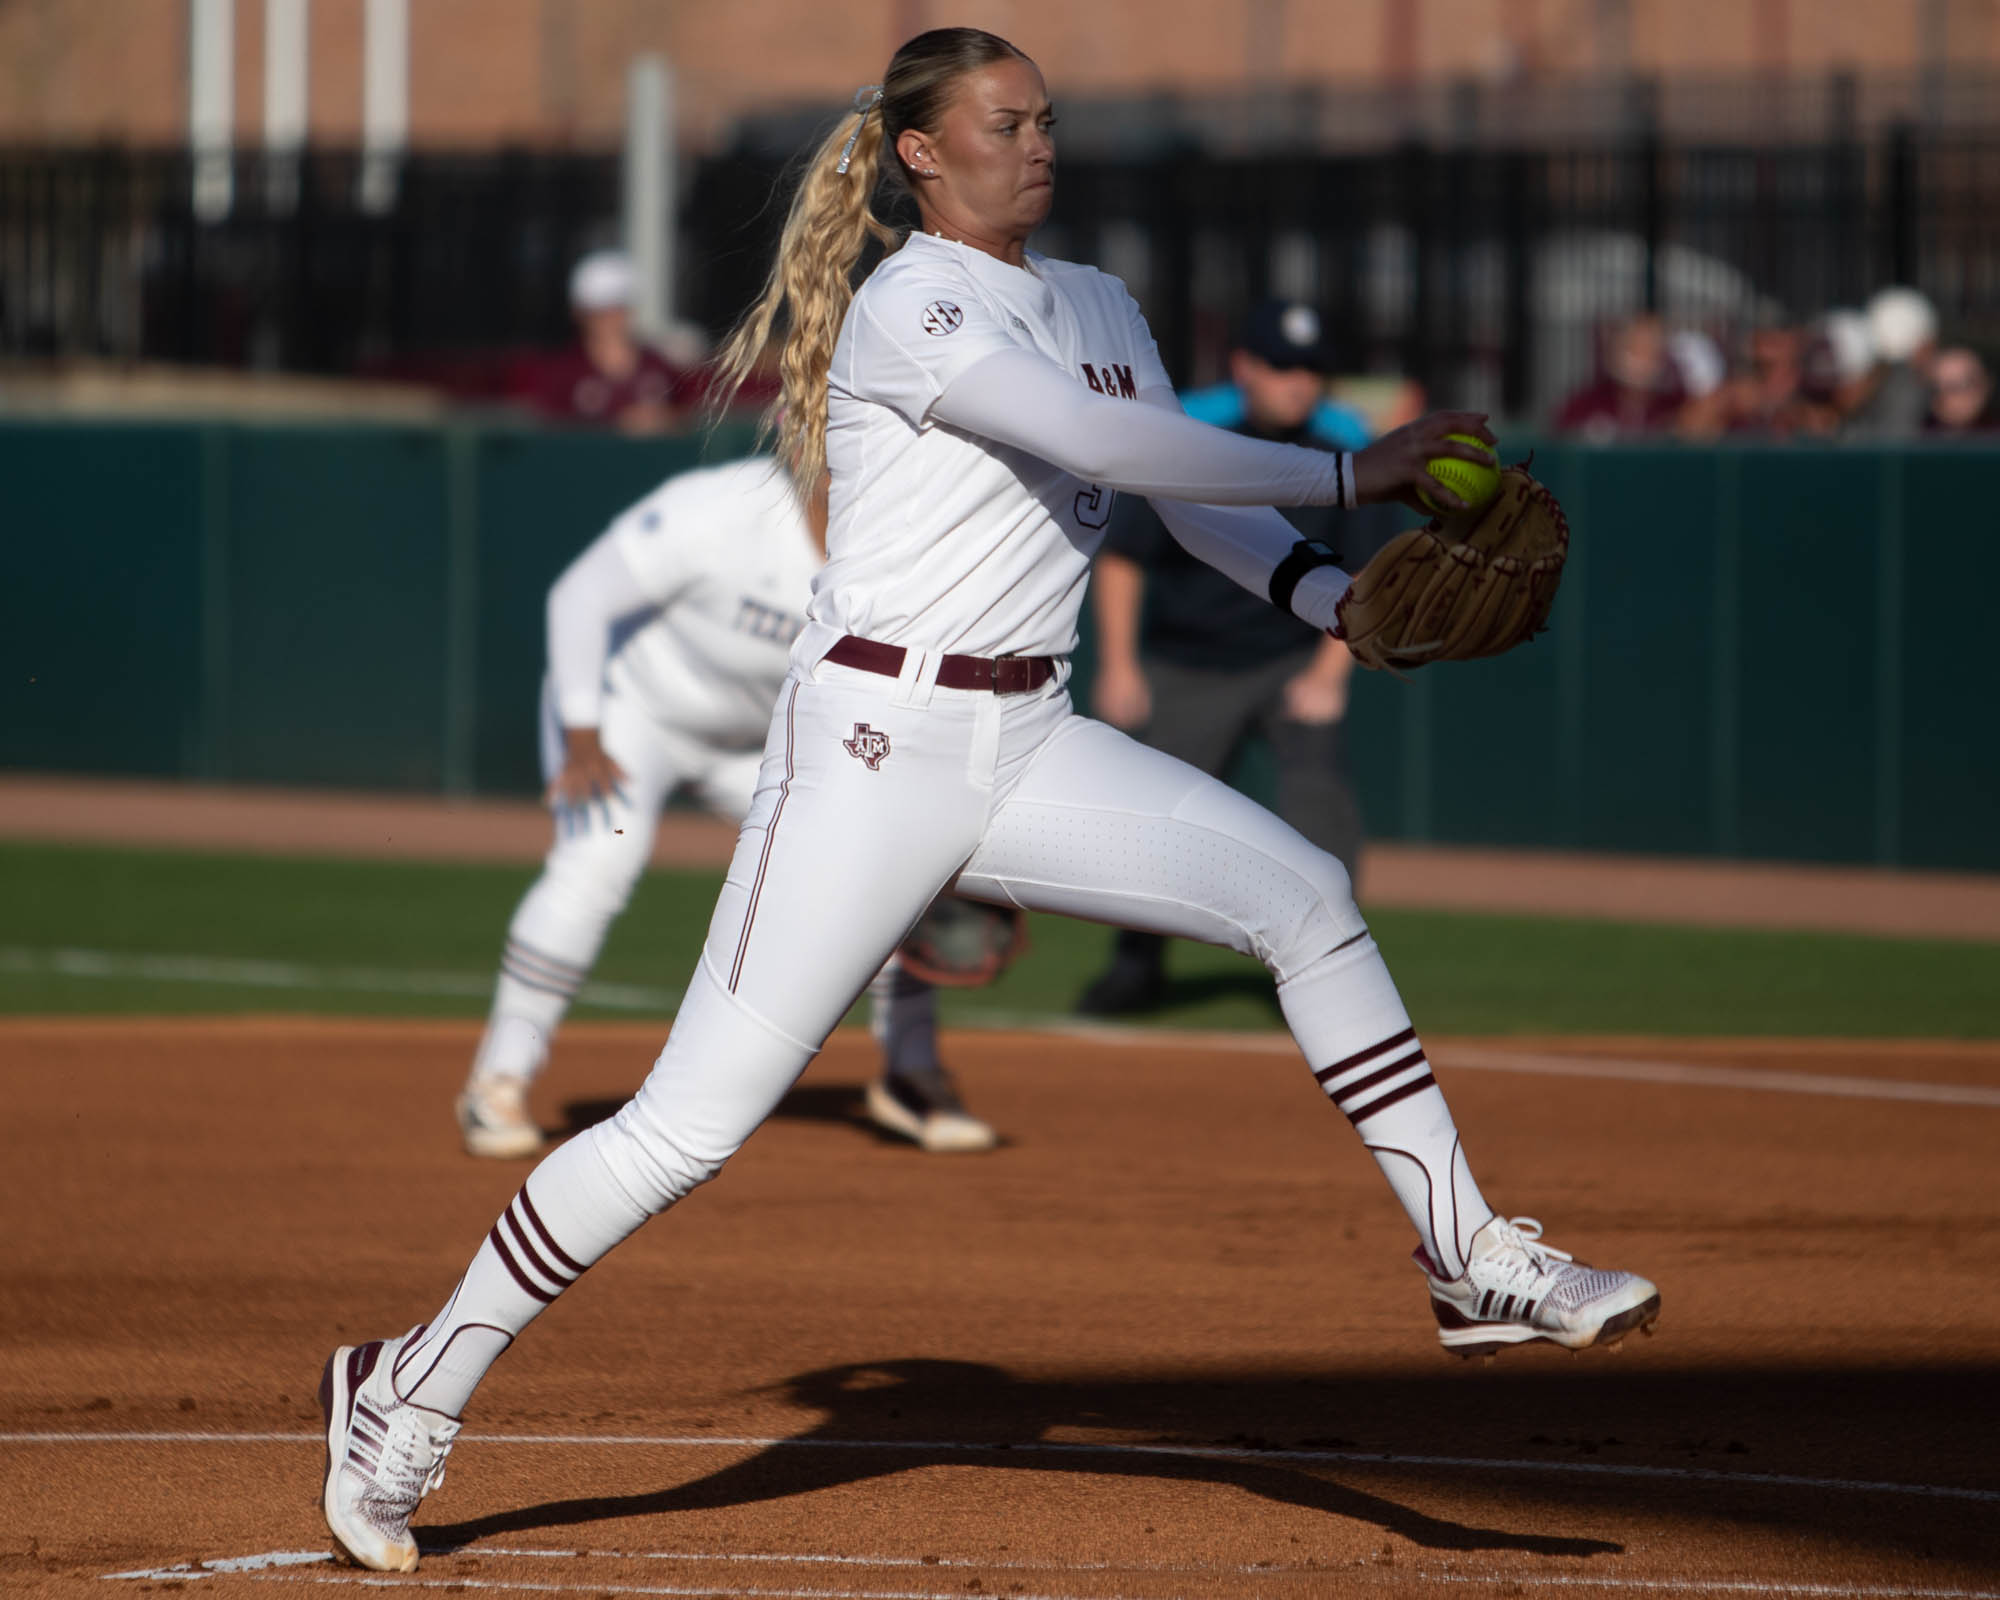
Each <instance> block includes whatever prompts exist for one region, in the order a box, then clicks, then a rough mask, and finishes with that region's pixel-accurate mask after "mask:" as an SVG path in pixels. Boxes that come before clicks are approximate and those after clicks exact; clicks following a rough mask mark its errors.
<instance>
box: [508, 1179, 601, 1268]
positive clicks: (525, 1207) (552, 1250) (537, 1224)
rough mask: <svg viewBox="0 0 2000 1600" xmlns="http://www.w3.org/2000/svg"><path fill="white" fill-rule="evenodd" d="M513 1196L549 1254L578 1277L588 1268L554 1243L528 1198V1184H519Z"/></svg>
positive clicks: (552, 1235)
mask: <svg viewBox="0 0 2000 1600" xmlns="http://www.w3.org/2000/svg"><path fill="white" fill-rule="evenodd" d="M514 1198H515V1199H516V1200H518V1201H519V1202H520V1203H521V1215H522V1216H524V1217H526V1218H527V1219H528V1221H529V1223H530V1224H532V1225H533V1227H534V1230H535V1232H536V1234H537V1235H538V1236H539V1237H540V1239H541V1241H542V1243H543V1244H545V1245H546V1246H548V1251H549V1254H550V1255H552V1256H554V1257H555V1258H556V1260H558V1261H560V1262H561V1263H562V1264H563V1265H564V1266H566V1267H568V1268H569V1270H570V1271H571V1272H572V1273H574V1274H575V1275H576V1276H577V1277H579V1278H580V1277H582V1276H583V1275H584V1273H586V1272H588V1271H589V1270H590V1269H589V1268H588V1267H586V1266H585V1265H584V1264H583V1263H582V1262H581V1261H575V1260H572V1259H571V1258H570V1257H569V1256H568V1255H566V1254H564V1253H563V1247H562V1246H561V1245H559V1244H557V1243H556V1241H555V1235H554V1234H552V1233H550V1232H549V1230H548V1227H547V1225H546V1224H545V1223H544V1222H543V1221H542V1219H541V1215H540V1213H538V1212H537V1211H536V1210H535V1202H534V1201H532V1200H530V1199H529V1198H528V1186H527V1185H526V1184H523V1185H521V1192H520V1193H519V1194H517V1195H515V1196H514Z"/></svg>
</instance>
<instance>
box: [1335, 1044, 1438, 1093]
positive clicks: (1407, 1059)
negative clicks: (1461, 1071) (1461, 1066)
mask: <svg viewBox="0 0 2000 1600" xmlns="http://www.w3.org/2000/svg"><path fill="white" fill-rule="evenodd" d="M1423 1059H1424V1053H1423V1051H1421V1050H1412V1051H1411V1052H1410V1053H1409V1054H1408V1055H1406V1056H1398V1057H1397V1058H1396V1059H1395V1060H1394V1061H1392V1062H1390V1063H1389V1064H1388V1065H1387V1066H1386V1067H1379V1068H1377V1069H1376V1070H1375V1071H1373V1072H1371V1073H1369V1074H1368V1076H1367V1077H1365V1078H1356V1079H1355V1080H1354V1081H1353V1082H1352V1083H1350V1084H1347V1085H1345V1086H1343V1087H1342V1088H1339V1089H1336V1090H1333V1091H1332V1094H1333V1098H1334V1101H1335V1103H1336V1104H1340V1105H1346V1104H1350V1103H1352V1102H1353V1101H1354V1100H1355V1099H1356V1098H1357V1097H1358V1096H1360V1095H1362V1094H1365V1093H1367V1091H1368V1090H1370V1089H1372V1088H1374V1087H1375V1085H1376V1084H1378V1083H1387V1082H1388V1081H1389V1080H1390V1079H1391V1078H1393V1077H1395V1075H1396V1074H1397V1073H1399V1072H1402V1071H1404V1070H1405V1069H1407V1068H1410V1067H1414V1066H1418V1065H1420V1064H1421V1063H1422V1062H1423Z"/></svg>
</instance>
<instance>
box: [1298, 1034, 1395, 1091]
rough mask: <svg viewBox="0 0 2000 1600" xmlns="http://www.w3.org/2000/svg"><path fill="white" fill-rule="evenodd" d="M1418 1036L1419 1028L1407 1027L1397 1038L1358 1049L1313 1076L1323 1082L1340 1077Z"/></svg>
mask: <svg viewBox="0 0 2000 1600" xmlns="http://www.w3.org/2000/svg"><path fill="white" fill-rule="evenodd" d="M1416 1036H1417V1030H1416V1029H1415V1028H1405V1029H1404V1030H1403V1031H1402V1032H1401V1033H1399V1034H1397V1035H1396V1037H1395V1038H1393V1039H1384V1040H1383V1041H1382V1042H1381V1043H1380V1044H1371V1045H1370V1046H1369V1047H1368V1048H1367V1049H1366V1050H1357V1051H1355V1052H1354V1054H1353V1055H1351V1056H1349V1057H1348V1058H1347V1059H1346V1060H1345V1061H1336V1062H1334V1064H1333V1065H1332V1066H1330V1067H1322V1068H1320V1070H1319V1071H1318V1072H1315V1073H1314V1074H1313V1076H1314V1077H1315V1078H1317V1079H1318V1080H1319V1081H1320V1082H1321V1083H1325V1082H1327V1080H1329V1079H1331V1078H1337V1077H1339V1076H1340V1075H1341V1074H1342V1073H1343V1072H1351V1071H1353V1070H1354V1068H1356V1067H1358V1066H1360V1065H1361V1063H1362V1062H1364V1061H1366V1060H1367V1059H1368V1058H1369V1057H1370V1056H1379V1055H1380V1054H1381V1053H1382V1052H1383V1051H1384V1050H1393V1049H1395V1048H1396V1046H1397V1045H1399V1044H1408V1043H1409V1042H1410V1041H1411V1040H1412V1039H1414V1038H1416Z"/></svg>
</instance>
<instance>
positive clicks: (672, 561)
mask: <svg viewBox="0 0 2000 1600" xmlns="http://www.w3.org/2000/svg"><path fill="white" fill-rule="evenodd" d="M825 559H826V499H825V495H824V492H823V491H822V490H818V489H816V490H815V491H814V493H813V494H812V495H811V496H810V497H809V498H808V499H807V500H806V501H805V502H804V503H803V504H802V503H801V501H800V499H799V496H798V494H797V493H796V492H795V491H794V490H793V487H792V479H791V475H790V474H789V473H787V472H786V471H785V470H784V468H782V467H781V466H779V465H778V463H777V462H775V461H773V460H771V459H770V458H769V457H768V456H764V457H753V458H752V459H750V460H748V461H738V462H732V463H730V464H729V465H727V466H720V467H710V468H707V469H705V470H701V471H695V472H688V473H683V474H682V475H680V476H678V477H674V478H670V479H668V480H667V482H666V483H664V484H662V485H661V486H660V487H659V488H658V489H655V490H654V491H653V492H652V493H651V494H649V495H647V496H646V498H645V499H643V500H641V501H640V502H639V503H638V504H637V505H635V506H633V507H632V508H631V509H630V510H628V511H626V512H624V513H623V514H622V515H621V516H619V517H618V518H617V519H615V520H614V521H613V522H612V524H611V526H610V527H609V528H608V529H606V530H605V531H604V533H603V534H602V535H600V536H599V537H598V539H597V541H596V542H595V543H594V544H592V545H591V546H590V547H589V548H588V549H587V550H585V551H584V552H583V554H582V555H580V556H578V557H577V559H576V560H575V561H574V562H572V563H571V564H570V566H569V568H568V569H567V570H566V571H565V572H564V573H563V575H562V576H561V577H560V578H559V579H557V580H556V583H555V586H554V587H553V588H552V589H551V590H550V591H549V603H548V655H549V670H548V677H547V678H546V680H545V681H544V684H543V691H542V763H543V768H544V771H545V772H546V774H547V775H548V779H549V789H548V802H549V806H550V808H551V810H552V811H553V812H554V814H555V842H554V844H553V845H552V846H551V847H550V849H549V854H548V860H547V862H546V864H545V865H544V866H543V868H542V875H541V877H540V878H539V879H537V880H536V882H535V885H534V887H533V888H532V889H530V890H529V891H528V893H527V896H526V898H525V899H523V900H522V902H521V905H520V909H519V910H517V911H516V912H515V913H514V919H513V921H512V922H511V923H510V924H509V925H508V929H507V943H506V946H505V948H504V950H503V951H502V953H501V957H500V975H499V978H498V979H497V980H496V982H495V984H494V989H493V1010H492V1014H491V1016H490V1017H489V1018H488V1021H487V1024H486V1033H485V1036H484V1038H482V1039H481V1041H480V1045H479V1052H478V1054H477V1055H476V1056H475V1057H474V1059H473V1065H472V1073H471V1076H470V1077H469V1078H468V1079H467V1080H466V1084H465V1088H464V1090H463V1092H462V1093H461V1094H460V1095H459V1097H458V1104H457V1111H458V1126H459V1132H460V1135H461V1136H462V1137H463V1139H464V1141H465V1148H466V1150H467V1151H468V1152H469V1153H470V1154H472V1155H475V1156H492V1157H498V1158H508V1157H520V1156H529V1155H533V1154H534V1153H535V1152H536V1151H538V1150H540V1149H541V1147H542V1131H541V1129H540V1128H539V1127H537V1126H536V1124H535V1122H534V1119H533V1118H532V1117H530V1116H529V1114H528V1104H527V1101H528V1087H529V1085H530V1084H531V1083H532V1082H533V1081H534V1079H535V1077H536V1075H537V1074H538V1073H539V1072H540V1071H541V1069H542V1066H543V1063H544V1062H546V1060H547V1059H548V1051H549V1043H550V1041H551V1040H552V1039H553V1038H554V1036H555V1031H556V1029H557V1027H558V1026H559V1025H560V1024H561V1022H562V1019H563V1015H564V1013H565V1012H566V1011H567V1010H568V1009H569V1006H570V1002H571V1001H572V1000H574V999H575V998H576V992H577V990H578V989H579V988H580V987H581V986H582V984H583V982H584V980H585V979H586V978H588V977H589V975H590V969H591V967H592V966H593V965H594V964H595V963H596V960H597V954H598V951H599V950H600V949H602V948H603V945H604V937H605V934H606V933H607V932H608V931H609V930H610V927H611V924H612V922H613V920H614V919H615V918H616V917H617V916H618V914H619V913H620V912H621V911H623V910H624V909H625V905H626V903H627V901H629V900H630V899H631V896H632V890H633V887H634V886H635V885H636V884H637V883H638V881H639V875H640V874H641V873H642V872H643V871H645V868H646V861H647V858H648V857H649V856H650V855H651V854H652V849H653V833H654V829H655V826H656V825H657V823H658V821H659V816H660V808H661V807H662V806H663V805H665V804H666V802H667V800H668V798H669V797H670V796H672V795H673V794H674V793H675V792H676V791H677V790H679V791H684V792H685V793H687V794H689V795H691V796H692V797H693V798H694V799H696V800H698V801H699V802H700V803H701V804H702V805H704V806H705V807H707V808H708V809H709V810H710V811H713V812H714V813H716V814H717V815H718V816H724V817H728V818H729V819H730V820H731V821H733V822H741V821H742V820H743V817H744V814H745V813H746V812H748V811H749V809H750V800H751V796H752V794H753V793H754V792H755V790H756V787H757V768H758V766H759V765H760V763H761V761H762V759H763V752H762V746H763V742H764V733H765V730H766V728H767V727H768V726H769V725H770V721H771V705H772V702H773V701H775V700H776V699H777V696H778V689H779V686H780V685H781V684H782V683H783V681H784V677H785V671H786V667H787V663H788V660H789V656H790V650H791V644H792V641H793V640H794V639H795V638H796V637H797V636H798V633H799V630H800V628H801V627H803V626H804V617H803V615H802V612H803V611H804V607H805V601H806V596H807V592H808V590H809V589H810V588H811V586H812V580H813V577H814V575H815V574H816V573H817V572H818V571H819V568H820V564H821V563H822V562H823V561H824V560H825ZM870 999H871V1002H872V1007H873V1020H874V1029H875V1033H876V1037H877V1038H878V1040H879V1041H880V1042H881V1045H882V1051H883V1068H882V1075H881V1077H880V1079H879V1080H878V1081H877V1082H875V1083H873V1084H871V1085H870V1086H869V1089H868V1095H867V1101H866V1104H867V1108H868V1114H869V1117H870V1120H872V1121H873V1122H875V1123H876V1125H877V1126H879V1127H882V1128H885V1129H887V1130H888V1131H890V1132H892V1133H896V1134H900V1135H901V1136H903V1137H905V1138H908V1139H913V1140H915V1141H916V1142H917V1143H918V1144H920V1145H922V1146H923V1147H924V1148H925V1149H926V1150H931V1151H965V1150H987V1149H991V1148H992V1147H993V1145H994V1144H995V1142H996V1140H995V1138H994V1134H993V1130H992V1129H991V1128H990V1127H988V1126H987V1125H986V1124H985V1123H984V1122H981V1121H980V1120H979V1119H978V1118H976V1117H974V1116H972V1115H970V1114H969V1113H968V1112H967V1111H966V1109H965V1107H964V1105H963V1103H962V1102H961V1101H960V1099H959V1096H958V1091H957V1088H956V1086H955V1085H954V1084H953V1082H952V1079H951V1077H950V1075H949V1074H948V1073H946V1071H945V1070H944V1068H943V1066H942V1065H940V1064H939V1061H938V1058H937V1008H936V995H935V992H934V991H933V990H932V988H931V986H930V985H929V984H928V983H925V982H924V981H923V980H922V979H921V978H919V977H918V976H916V975H915V974H914V973H912V972H909V971H907V970H905V969H904V967H903V965H902V964H901V963H900V962H899V961H898V960H897V959H896V958H895V957H893V956H892V957H891V958H890V960H889V962H888V963H887V965H885V966H884V968H883V969H882V972H881V974H880V975H879V976H878V978H877V979H876V981H875V982H874V983H873V984H872V985H871V986H870Z"/></svg>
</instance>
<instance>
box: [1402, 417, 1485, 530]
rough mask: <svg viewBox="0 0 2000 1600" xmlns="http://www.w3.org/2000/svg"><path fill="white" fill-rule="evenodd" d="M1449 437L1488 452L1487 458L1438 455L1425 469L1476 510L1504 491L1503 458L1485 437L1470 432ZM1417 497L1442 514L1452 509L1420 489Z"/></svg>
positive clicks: (1448, 436)
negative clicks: (1502, 482)
mask: <svg viewBox="0 0 2000 1600" xmlns="http://www.w3.org/2000/svg"><path fill="white" fill-rule="evenodd" d="M1445 437H1446V438H1447V439H1455V440H1456V441H1457V442H1458V443H1460V444H1469V445H1471V446H1472V447H1473V448H1474V449H1475V450H1481V451H1484V452H1485V454H1486V457H1487V459H1486V461H1485V462H1484V463H1481V462H1477V461H1461V460H1459V459H1458V457H1457V456H1437V457H1434V458H1433V459H1432V460H1430V461H1427V462H1425V463H1424V468H1425V470H1426V471H1428V472H1429V473H1430V475H1431V476H1432V477H1433V478H1435V479H1437V481H1438V482H1439V483H1441V484H1443V485H1444V486H1445V487H1446V488H1447V489H1449V490H1450V491H1451V492H1452V493H1453V494H1455V495H1457V496H1458V497H1459V499H1461V500H1463V501H1464V502H1465V503H1466V504H1467V505H1468V506H1470V507H1471V508H1472V509H1473V510H1474V511H1477V510H1478V509H1479V508H1480V507H1481V506H1483V505H1485V504H1486V502H1487V501H1489V500H1491V499H1492V498H1493V497H1494V496H1495V495H1496V494H1498V493H1499V492H1500V457H1499V454H1498V453H1497V452H1496V451H1495V450H1494V448H1493V447H1492V446H1491V445H1490V444H1488V443H1487V442H1486V441H1485V440H1484V439H1480V438H1476V437H1474V436H1473V435H1472V434H1469V433H1449V434H1446V435H1445ZM1417 498H1418V499H1419V500H1421V501H1423V503H1424V504H1425V505H1427V506H1429V507H1430V509H1431V510H1433V511H1435V512H1437V513H1438V514H1439V515H1440V516H1446V515H1449V514H1450V512H1449V509H1448V508H1447V507H1445V506H1441V505H1439V504H1437V503H1436V502H1435V501H1433V500H1432V499H1431V497H1430V496H1429V495H1427V494H1425V493H1424V492H1423V490H1421V489H1419V490H1418V491H1417Z"/></svg>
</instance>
